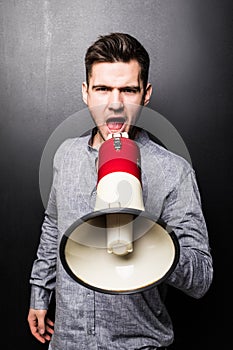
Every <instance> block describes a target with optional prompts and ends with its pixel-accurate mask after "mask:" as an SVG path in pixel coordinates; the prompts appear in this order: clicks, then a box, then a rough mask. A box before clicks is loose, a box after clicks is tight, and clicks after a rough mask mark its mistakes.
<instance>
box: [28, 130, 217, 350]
mask: <svg viewBox="0 0 233 350" xmlns="http://www.w3.org/2000/svg"><path fill="white" fill-rule="evenodd" d="M89 141H90V136H83V137H79V138H72V139H68V140H66V141H65V142H64V143H63V144H62V145H61V146H60V147H59V149H58V150H57V152H56V154H55V157H54V168H53V183H52V187H51V192H50V196H49V201H48V205H47V208H46V211H45V218H44V222H43V225H42V232H41V238H40V243H39V247H38V250H37V258H36V259H35V261H34V264H33V267H32V273H31V278H30V283H31V307H32V308H35V309H48V307H49V303H50V299H51V294H52V293H53V292H54V293H55V299H56V310H55V328H54V334H53V336H52V340H51V342H50V345H49V349H50V350H66V349H67V350H74V349H75V350H77V349H79V350H95V349H99V350H100V349H102V350H118V349H120V350H136V349H140V348H142V347H146V346H148V347H149V346H151V347H153V346H154V347H155V348H156V347H159V346H167V345H169V344H171V343H172V342H173V336H174V334H173V327H172V320H171V319H170V316H169V313H168V310H167V308H166V306H165V304H164V300H163V298H162V295H161V293H160V292H161V290H160V289H162V287H163V286H165V285H170V286H173V287H175V288H178V289H180V290H181V291H183V292H184V293H186V294H188V295H190V296H192V297H194V298H200V297H202V296H203V295H204V294H205V293H206V292H207V290H208V289H209V287H210V284H211V282H212V277H213V268H212V258H211V254H210V247H209V240H208V232H207V228H206V223H205V219H204V216H203V212H202V207H201V200H200V193H199V190H198V186H197V181H196V177H195V172H194V169H193V168H192V166H191V165H190V164H189V163H188V162H187V161H186V160H184V159H183V158H182V157H180V156H178V155H176V154H174V153H172V152H170V151H168V150H166V149H165V148H164V147H162V146H160V145H158V144H156V143H155V142H153V141H152V140H150V138H149V137H148V135H147V133H146V132H145V131H141V132H140V134H139V135H138V136H137V138H136V139H135V142H136V143H137V144H138V146H139V149H140V153H141V175H142V189H143V201H144V206H145V211H146V212H148V213H149V214H150V215H151V216H153V217H155V218H161V219H162V220H163V221H164V222H166V223H167V224H168V225H169V226H170V227H172V228H173V231H174V233H175V234H176V236H177V238H178V240H179V245H180V256H179V261H178V263H177V266H176V268H175V270H174V271H173V272H172V273H171V274H170V276H168V278H167V279H166V280H165V282H163V283H162V284H161V286H159V287H158V286H155V287H153V288H150V289H148V290H145V291H143V292H140V293H133V294H129V295H127V294H118V295H111V294H105V293H100V292H97V291H94V290H92V289H89V288H86V287H84V286H82V285H81V284H79V283H77V282H76V281H74V280H73V279H72V278H71V277H70V276H69V275H68V274H67V272H66V271H65V270H64V268H63V265H62V263H61V260H60V255H59V244H60V241H61V238H62V236H63V235H64V233H65V232H66V230H67V229H68V228H69V227H70V226H71V225H72V224H73V223H74V222H75V221H76V220H77V219H78V218H81V217H82V216H84V215H86V214H88V213H92V212H93V210H94V207H95V200H96V183H97V170H96V162H97V158H98V150H97V149H94V148H92V146H91V145H90V142H89ZM151 269H153V266H151Z"/></svg>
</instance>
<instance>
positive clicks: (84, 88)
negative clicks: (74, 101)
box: [82, 82, 88, 105]
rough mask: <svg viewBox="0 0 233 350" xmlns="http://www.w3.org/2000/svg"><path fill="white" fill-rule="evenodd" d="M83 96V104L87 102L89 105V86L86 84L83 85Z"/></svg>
mask: <svg viewBox="0 0 233 350" xmlns="http://www.w3.org/2000/svg"><path fill="white" fill-rule="evenodd" d="M82 96H83V102H85V103H86V105H87V97H88V86H87V83H86V82H83V83H82Z"/></svg>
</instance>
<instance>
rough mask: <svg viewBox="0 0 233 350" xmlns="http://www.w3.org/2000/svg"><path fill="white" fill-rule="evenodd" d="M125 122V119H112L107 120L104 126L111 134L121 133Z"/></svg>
mask: <svg viewBox="0 0 233 350" xmlns="http://www.w3.org/2000/svg"><path fill="white" fill-rule="evenodd" d="M125 122H126V118H124V117H112V118H108V119H107V121H106V125H107V127H108V129H109V131H110V132H111V133H113V132H122V131H123V129H124V125H125Z"/></svg>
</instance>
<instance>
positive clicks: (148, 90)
mask: <svg viewBox="0 0 233 350" xmlns="http://www.w3.org/2000/svg"><path fill="white" fill-rule="evenodd" d="M151 94H152V85H151V84H150V83H148V84H147V87H146V92H145V97H144V106H146V105H147V104H148V103H149V101H150V97H151Z"/></svg>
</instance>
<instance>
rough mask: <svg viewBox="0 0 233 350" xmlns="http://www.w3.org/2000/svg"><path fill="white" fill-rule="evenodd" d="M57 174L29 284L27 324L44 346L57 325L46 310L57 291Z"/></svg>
mask: <svg viewBox="0 0 233 350" xmlns="http://www.w3.org/2000/svg"><path fill="white" fill-rule="evenodd" d="M56 178H57V174H56V171H55V173H54V179H53V185H52V189H51V193H50V198H49V202H48V206H47V210H46V212H45V218H44V222H43V225H42V230H41V237H40V243H39V246H38V250H37V258H36V260H35V261H34V263H33V267H32V272H31V277H30V284H31V300H30V309H29V313H28V318H27V320H28V323H29V327H30V330H31V333H32V334H33V335H34V336H35V337H36V338H37V340H39V341H40V342H42V343H44V342H45V341H46V340H47V341H48V340H50V338H51V334H52V333H53V325H54V323H53V322H52V321H51V320H50V319H49V318H48V316H47V310H48V307H49V303H50V299H51V295H52V293H53V291H54V289H55V281H56V261H57V255H56V253H57V236H58V229H57V212H56V190H55V188H56Z"/></svg>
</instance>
